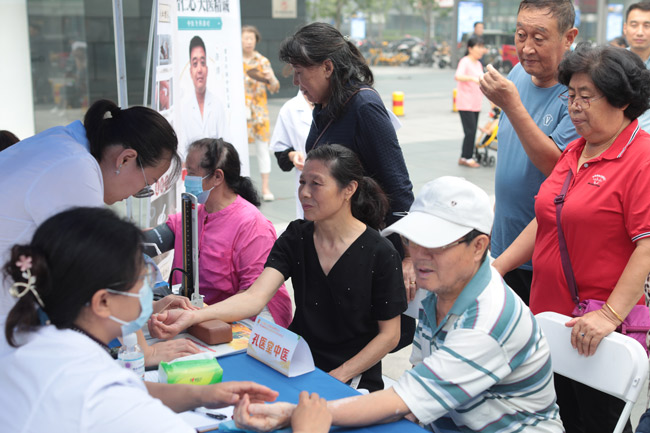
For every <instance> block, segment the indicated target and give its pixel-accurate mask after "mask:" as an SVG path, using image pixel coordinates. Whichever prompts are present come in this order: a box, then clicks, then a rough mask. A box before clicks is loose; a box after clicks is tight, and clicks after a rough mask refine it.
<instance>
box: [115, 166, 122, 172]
mask: <svg viewBox="0 0 650 433" xmlns="http://www.w3.org/2000/svg"><path fill="white" fill-rule="evenodd" d="M120 168H122V164H120V166H119V167H117V170H115V174H120Z"/></svg>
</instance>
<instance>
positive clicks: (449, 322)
mask: <svg viewBox="0 0 650 433" xmlns="http://www.w3.org/2000/svg"><path fill="white" fill-rule="evenodd" d="M436 300H437V298H436V296H435V295H434V294H433V293H430V294H429V295H428V296H427V297H426V298H425V299H424V300H423V301H422V308H421V309H420V312H419V323H418V327H417V330H416V334H415V339H414V341H413V354H412V355H411V362H412V363H413V364H414V365H415V367H414V368H413V369H412V370H410V371H408V372H406V373H405V374H404V375H403V376H402V377H401V378H400V380H399V382H398V384H397V385H396V386H395V391H396V392H397V394H398V395H399V396H400V397H401V398H402V400H404V402H405V403H406V405H407V406H408V407H409V409H410V410H411V412H412V413H413V414H414V415H415V416H416V417H417V418H418V419H419V420H420V422H422V423H424V424H430V426H429V427H430V428H432V429H433V430H434V431H439V432H447V431H462V432H471V431H481V432H487V433H489V432H517V431H522V430H525V431H526V432H562V431H564V429H563V427H562V423H561V421H560V415H559V409H558V406H557V404H556V403H555V390H554V388H553V370H552V368H551V358H550V352H549V348H548V344H547V342H546V339H545V338H544V336H543V335H542V331H541V328H540V327H539V326H538V325H537V322H536V321H535V318H534V316H533V315H532V313H531V312H530V310H529V309H528V307H527V306H526V305H525V304H524V303H523V301H522V300H521V299H520V298H519V297H518V296H517V295H516V294H515V293H514V292H513V291H512V290H511V289H510V288H509V287H508V286H507V285H506V284H505V283H504V282H503V280H502V278H501V276H500V275H499V274H498V273H497V271H496V270H495V269H493V268H492V267H491V266H490V265H489V263H488V261H487V260H486V261H485V262H484V263H483V264H482V265H481V267H480V268H479V270H478V272H477V273H476V275H474V277H473V278H472V280H471V281H470V282H469V284H467V286H466V287H465V288H464V289H463V291H462V292H461V294H460V295H459V296H458V298H457V299H456V302H455V303H454V305H453V306H452V308H451V310H450V311H449V312H448V314H447V315H446V316H445V317H444V318H443V319H442V321H441V322H440V325H439V326H436Z"/></svg>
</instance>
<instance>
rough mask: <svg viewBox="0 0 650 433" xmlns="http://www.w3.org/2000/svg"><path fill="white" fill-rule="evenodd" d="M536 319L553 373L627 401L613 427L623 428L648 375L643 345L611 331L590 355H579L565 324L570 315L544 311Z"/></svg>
mask: <svg viewBox="0 0 650 433" xmlns="http://www.w3.org/2000/svg"><path fill="white" fill-rule="evenodd" d="M535 318H536V319H537V323H539V325H540V326H541V327H542V331H543V333H544V335H545V336H546V340H547V341H548V345H549V347H550V350H551V364H552V365H553V371H554V372H556V373H558V374H561V375H562V376H565V377H568V378H570V379H573V380H575V381H577V382H580V383H583V384H585V385H587V386H590V387H592V388H596V389H598V390H600V391H602V392H605V393H607V394H611V395H613V396H615V397H618V398H620V399H622V400H625V401H626V403H627V404H626V406H625V409H624V410H623V413H622V414H621V419H619V423H618V425H617V428H616V430H614V431H622V428H623V426H624V424H625V422H627V419H628V417H629V416H630V411H631V410H632V406H633V405H634V403H635V402H636V400H637V398H638V397H639V394H640V392H641V389H642V388H643V385H644V383H645V379H646V377H647V376H648V356H647V355H646V352H645V350H644V349H643V347H642V346H641V345H640V344H639V342H638V341H636V340H634V339H633V338H630V337H627V336H625V335H622V334H619V333H618V332H612V333H611V334H610V335H608V336H607V337H605V338H604V339H603V340H602V341H601V342H600V344H599V345H598V349H597V350H596V353H595V354H594V355H593V356H588V357H587V356H582V355H580V354H578V351H577V350H576V349H574V348H573V347H572V346H571V328H569V327H566V326H565V325H564V324H565V323H566V322H568V321H569V320H571V317H569V316H565V315H562V314H558V313H553V312H549V311H547V312H544V313H539V314H537V315H536V316H535ZM619 425H620V429H619Z"/></svg>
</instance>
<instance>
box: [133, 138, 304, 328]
mask: <svg viewBox="0 0 650 433" xmlns="http://www.w3.org/2000/svg"><path fill="white" fill-rule="evenodd" d="M185 166H186V168H187V176H186V178H185V184H186V189H187V190H188V192H191V193H193V194H195V195H197V197H198V199H199V203H201V204H199V205H198V208H197V213H198V234H199V236H198V238H199V245H198V247H199V289H200V292H201V294H202V295H204V296H205V299H204V300H205V302H206V303H207V304H214V303H216V302H220V301H223V300H224V299H227V298H229V297H230V296H232V295H235V294H237V293H239V292H241V291H244V290H246V289H248V288H249V287H250V286H251V284H253V282H254V281H255V280H256V279H257V277H258V276H259V275H260V274H261V273H262V270H263V269H264V263H265V262H266V258H267V256H268V254H269V252H270V251H271V247H272V246H273V243H274V242H275V240H276V237H277V236H276V233H275V228H274V227H273V224H272V223H271V222H270V221H269V220H268V219H266V218H265V217H264V215H262V213H261V212H260V211H259V209H257V207H256V206H259V205H260V200H259V197H258V195H257V192H256V191H255V188H254V187H253V184H252V182H251V180H250V178H248V177H242V176H241V174H240V167H241V163H240V160H239V155H238V154H237V150H235V148H234V147H233V145H232V144H230V143H227V142H225V141H223V140H222V139H208V138H206V139H202V140H198V141H195V142H194V143H192V144H191V145H190V148H189V151H188V154H187V158H186V160H185ZM182 230H183V226H182V218H181V214H180V213H178V214H174V215H170V216H169V219H168V220H167V223H166V224H163V225H161V226H158V227H156V228H155V229H154V230H151V231H150V233H151V234H148V233H147V234H146V237H147V238H148V240H149V241H151V242H154V241H157V242H156V243H157V244H158V245H159V247H160V250H161V251H162V252H165V251H168V250H170V249H172V248H174V249H175V250H176V251H182V250H183V237H182V234H181V233H182ZM154 238H155V239H154ZM160 240H162V241H160ZM182 260H183V258H182V255H181V254H176V255H175V256H174V263H173V267H179V268H182V267H183V263H182ZM180 282H181V275H180V273H176V274H174V275H173V279H172V284H178V283H180ZM261 315H262V316H265V317H266V318H268V319H270V320H273V321H274V322H275V323H277V324H279V325H281V326H284V327H287V326H288V325H289V323H291V318H292V312H291V299H290V298H289V293H288V292H287V289H286V288H285V287H284V285H283V286H282V287H281V288H280V290H278V292H277V293H276V294H275V296H273V298H272V299H271V301H270V302H269V303H268V305H267V306H266V308H265V309H264V311H262V313H261Z"/></svg>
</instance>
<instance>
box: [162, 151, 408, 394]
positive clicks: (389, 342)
mask: <svg viewBox="0 0 650 433" xmlns="http://www.w3.org/2000/svg"><path fill="white" fill-rule="evenodd" d="M299 197H300V202H301V204H302V206H303V210H304V212H305V218H306V219H307V220H309V221H304V220H296V221H294V222H292V223H291V224H289V227H287V229H286V231H285V232H284V233H283V234H282V235H281V236H280V238H279V239H278V240H277V241H276V242H275V245H274V246H273V249H272V250H271V253H270V254H269V257H268V259H267V261H266V265H265V268H264V271H263V272H262V274H261V275H260V276H259V278H258V279H257V280H256V281H255V283H253V285H252V286H251V287H250V288H249V289H248V290H247V291H245V292H242V293H240V294H237V295H235V296H232V297H230V298H229V299H227V300H225V301H223V302H220V303H217V304H213V305H211V306H209V307H207V308H204V309H202V310H192V311H189V310H187V311H181V310H172V311H169V312H163V313H161V314H159V315H158V316H157V317H156V318H155V319H152V321H151V322H150V330H151V332H152V335H155V336H158V337H161V338H169V337H171V336H173V335H175V334H177V333H178V332H179V331H180V330H182V329H185V328H186V327H188V326H190V325H192V324H195V323H199V322H202V321H205V320H209V319H215V318H218V319H221V320H225V321H228V322H232V321H235V320H240V319H244V318H247V317H251V316H254V315H256V314H258V313H259V312H260V311H262V309H263V308H264V306H265V305H266V304H267V303H268V302H269V300H270V299H271V297H273V295H274V294H275V292H276V291H277V290H278V288H279V287H280V286H281V285H282V283H283V282H284V281H285V280H286V279H288V278H291V280H292V283H293V288H294V293H295V300H296V313H295V316H294V318H293V321H292V323H291V325H290V326H289V329H291V330H292V331H294V332H296V333H297V334H299V335H301V336H303V337H304V338H305V340H306V341H307V343H309V347H310V348H311V351H312V354H313V355H314V361H315V363H316V366H317V367H319V368H321V369H322V370H325V371H327V372H329V374H331V375H332V376H334V377H336V378H337V379H339V380H341V381H342V382H347V383H351V384H352V385H353V386H355V387H356V386H358V387H360V388H365V389H368V390H370V391H375V390H378V389H382V388H383V382H382V380H381V362H380V361H381V359H382V358H383V357H384V356H385V355H386V354H387V353H388V352H389V351H390V350H392V349H393V348H394V347H395V346H396V344H397V342H398V341H399V337H400V313H402V312H403V311H404V310H405V309H406V293H405V289H404V282H403V279H402V267H401V259H400V256H399V254H398V253H397V251H396V250H395V248H394V247H393V246H392V244H391V243H390V242H389V241H387V240H386V239H384V238H382V237H381V236H380V235H379V233H378V232H377V229H378V228H381V227H382V224H383V219H384V218H383V216H384V215H385V214H386V208H387V206H388V200H387V198H386V196H385V194H384V193H383V192H382V191H381V188H379V186H378V185H377V183H376V182H375V181H374V180H372V179H371V178H369V177H365V176H363V171H362V168H361V164H360V162H359V160H358V158H357V157H356V155H355V154H354V152H352V151H350V150H349V149H347V148H345V147H343V146H339V145H325V146H319V147H317V148H316V149H314V150H312V151H311V152H310V153H309V154H308V155H307V160H306V162H305V167H304V170H303V173H302V175H301V176H300V188H299Z"/></svg>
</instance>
